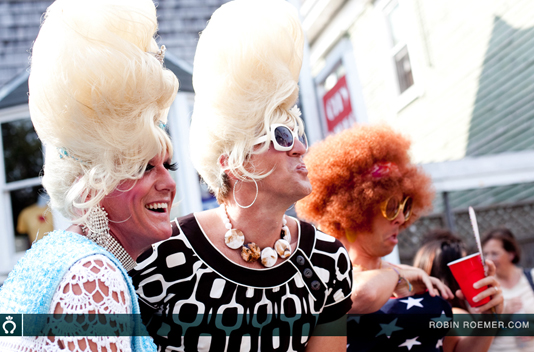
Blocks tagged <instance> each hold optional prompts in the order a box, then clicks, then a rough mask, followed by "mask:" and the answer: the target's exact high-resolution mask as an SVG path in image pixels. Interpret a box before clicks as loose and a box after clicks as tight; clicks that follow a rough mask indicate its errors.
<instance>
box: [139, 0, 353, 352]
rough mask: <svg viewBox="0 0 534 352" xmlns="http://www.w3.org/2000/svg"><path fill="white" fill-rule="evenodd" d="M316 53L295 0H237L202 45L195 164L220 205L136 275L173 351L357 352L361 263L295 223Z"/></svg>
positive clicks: (153, 254) (184, 225)
mask: <svg viewBox="0 0 534 352" xmlns="http://www.w3.org/2000/svg"><path fill="white" fill-rule="evenodd" d="M303 43H304V38H303V32H302V27H301V24H300V22H299V18H298V14H297V11H296V9H295V8H294V7H292V6H291V5H290V4H289V3H287V2H286V1H283V0H235V1H231V2H228V3H226V4H224V5H222V6H221V7H220V8H219V9H218V10H217V11H215V13H214V14H213V16H212V17H211V19H210V21H209V23H208V26H207V27H206V29H205V30H204V31H203V32H202V34H201V36H200V40H199V43H198V47H197V52H196V55H195V63H194V71H193V84H194V87H195V93H196V97H195V108H194V112H193V117H192V123H191V136H190V137H191V138H190V143H191V155H192V160H193V162H194V164H195V167H196V168H197V170H198V172H199V173H200V175H201V176H202V178H203V179H204V181H205V182H206V183H207V184H208V186H209V188H210V189H211V190H212V191H213V193H214V194H215V195H216V197H217V200H218V202H219V203H220V207H218V208H216V209H211V210H207V211H203V212H200V213H195V214H190V215H187V216H185V217H182V218H178V219H176V220H175V221H173V222H172V225H173V236H172V237H171V238H170V239H169V240H166V241H163V242H160V243H158V244H156V245H154V246H153V248H154V249H153V251H149V252H148V253H146V259H145V260H144V261H141V262H140V263H139V265H138V267H137V268H136V274H135V275H134V276H133V281H134V284H135V285H136V286H137V287H138V289H137V293H138V295H139V297H140V302H141V312H142V315H143V319H144V321H146V323H147V328H148V332H149V333H150V335H151V336H153V337H154V341H155V343H156V344H157V345H158V346H159V349H160V350H161V351H165V350H168V351H171V350H172V351H183V350H185V351H259V350H262V351H271V350H279V351H288V350H291V351H303V350H305V349H306V350H307V351H314V350H317V351H344V350H345V349H346V335H345V327H346V324H345V321H346V318H345V314H346V312H347V311H348V310H349V309H350V306H351V298H350V293H351V284H352V269H351V264H350V259H349V256H348V253H347V252H346V250H345V248H344V247H343V246H342V245H341V243H340V242H339V241H337V240H335V239H334V238H333V237H330V236H328V235H326V234H324V233H322V232H320V231H317V230H316V229H315V228H314V227H313V226H312V225H310V224H307V223H305V222H301V221H298V220H297V219H295V218H292V217H289V216H285V215H284V213H285V211H286V210H287V209H288V208H289V207H290V206H291V205H292V204H293V203H294V202H296V201H297V200H299V199H301V198H303V197H305V196H306V195H308V194H309V193H310V192H311V186H310V181H309V180H308V176H307V174H308V171H307V169H306V166H305V165H304V163H303V161H302V158H303V156H304V154H305V153H306V151H307V147H308V145H307V141H306V136H305V134H304V126H303V122H302V119H301V118H300V112H299V110H298V109H297V108H296V107H295V102H296V100H297V97H298V77H299V72H300V68H301V64H302V53H303ZM143 257H145V255H143Z"/></svg>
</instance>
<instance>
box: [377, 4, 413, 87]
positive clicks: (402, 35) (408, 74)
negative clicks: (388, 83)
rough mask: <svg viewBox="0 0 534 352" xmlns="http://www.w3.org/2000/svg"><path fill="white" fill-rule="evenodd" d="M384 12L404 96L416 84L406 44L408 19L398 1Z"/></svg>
mask: <svg viewBox="0 0 534 352" xmlns="http://www.w3.org/2000/svg"><path fill="white" fill-rule="evenodd" d="M384 11H385V14H386V18H387V23H388V26H389V32H390V35H391V49H390V52H391V57H392V58H393V61H394V63H395V69H396V71H397V81H398V84H399V86H398V88H399V92H400V94H402V93H403V92H405V91H406V90H407V89H408V88H410V87H411V86H413V84H414V79H413V73H412V63H411V61H410V54H409V52H408V45H407V43H406V41H407V34H406V32H407V31H406V28H407V23H406V18H405V16H404V15H403V13H402V11H401V9H400V7H399V3H398V2H397V1H392V2H391V3H389V4H388V6H386V8H385V9H384Z"/></svg>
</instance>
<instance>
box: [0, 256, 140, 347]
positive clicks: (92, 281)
mask: <svg viewBox="0 0 534 352" xmlns="http://www.w3.org/2000/svg"><path fill="white" fill-rule="evenodd" d="M131 312H132V304H131V297H130V294H129V292H128V286H127V284H126V282H125V281H124V278H123V277H122V274H121V272H120V271H119V269H118V268H117V266H116V265H115V264H113V263H112V262H111V261H110V260H109V259H108V258H106V257H105V256H103V255H100V254H97V255H91V256H88V257H85V258H83V259H81V260H79V261H77V262H76V263H75V264H74V265H73V266H72V267H71V268H70V269H69V270H68V271H67V273H66V274H65V276H63V279H62V280H61V283H60V285H59V287H58V288H57V290H56V293H55V294H54V297H53V299H52V305H51V308H50V313H51V314H52V313H66V314H79V313H82V314H83V313H88V314H96V313H103V314H130V313H131ZM76 324H80V325H81V326H83V325H84V324H85V322H83V321H81V322H80V321H76ZM55 328H56V331H57V332H58V333H56V336H58V337H57V338H54V337H47V336H38V337H22V338H20V337H6V338H2V339H0V350H1V351H6V350H7V351H17V352H20V351H23V352H38V351H46V352H56V351H74V352H96V351H98V352H100V351H107V352H110V351H118V352H130V351H131V337H130V336H88V337H67V336H60V335H61V327H60V326H56V327H55Z"/></svg>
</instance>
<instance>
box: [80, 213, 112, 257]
mask: <svg viewBox="0 0 534 352" xmlns="http://www.w3.org/2000/svg"><path fill="white" fill-rule="evenodd" d="M85 228H86V229H87V230H88V231H87V238H89V239H90V240H91V241H93V242H95V243H96V244H98V245H99V246H101V247H104V248H108V246H109V240H110V237H111V235H110V234H109V219H108V213H107V212H106V211H105V210H104V208H102V207H100V206H95V207H92V208H91V209H90V210H89V215H88V216H87V223H86V224H85Z"/></svg>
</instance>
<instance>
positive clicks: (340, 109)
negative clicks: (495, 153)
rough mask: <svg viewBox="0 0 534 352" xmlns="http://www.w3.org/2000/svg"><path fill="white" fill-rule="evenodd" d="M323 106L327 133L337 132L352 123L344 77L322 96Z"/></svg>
mask: <svg viewBox="0 0 534 352" xmlns="http://www.w3.org/2000/svg"><path fill="white" fill-rule="evenodd" d="M323 106H324V114H325V116H326V126H327V128H328V132H337V131H338V130H340V129H344V128H347V127H349V126H350V125H352V124H353V123H354V120H355V119H354V115H353V113H352V106H351V104H350V93H349V87H348V86H347V80H346V76H343V77H341V78H340V79H339V80H338V81H337V83H336V85H335V86H334V87H333V88H332V89H330V90H329V91H328V92H327V93H326V94H325V95H324V97H323Z"/></svg>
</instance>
